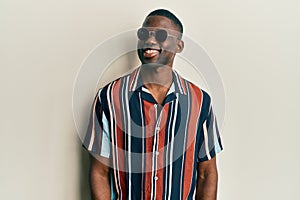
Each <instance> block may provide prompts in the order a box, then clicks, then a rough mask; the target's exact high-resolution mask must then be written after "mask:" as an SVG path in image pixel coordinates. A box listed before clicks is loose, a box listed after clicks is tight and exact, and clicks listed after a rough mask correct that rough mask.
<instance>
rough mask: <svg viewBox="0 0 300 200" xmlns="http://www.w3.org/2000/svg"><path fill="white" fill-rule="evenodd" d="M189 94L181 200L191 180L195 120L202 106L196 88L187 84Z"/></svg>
mask: <svg viewBox="0 0 300 200" xmlns="http://www.w3.org/2000/svg"><path fill="white" fill-rule="evenodd" d="M189 86H190V93H191V97H190V99H191V108H190V117H189V122H188V123H189V124H188V135H187V146H186V155H185V167H184V178H183V199H187V197H188V195H189V192H190V189H191V183H192V178H193V167H192V166H194V153H195V138H196V128H197V119H198V115H199V112H200V108H201V104H202V92H201V91H200V89H199V88H198V87H196V86H195V85H193V84H189Z"/></svg>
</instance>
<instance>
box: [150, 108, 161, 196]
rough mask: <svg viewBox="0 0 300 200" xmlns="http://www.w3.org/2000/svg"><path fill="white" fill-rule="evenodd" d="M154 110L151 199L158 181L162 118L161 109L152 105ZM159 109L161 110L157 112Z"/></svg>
mask: <svg viewBox="0 0 300 200" xmlns="http://www.w3.org/2000/svg"><path fill="white" fill-rule="evenodd" d="M154 108H155V117H156V119H155V120H156V123H155V127H154V138H153V139H154V142H153V147H152V152H153V156H152V162H153V163H154V166H153V167H154V168H153V169H152V170H153V173H152V191H153V192H152V194H153V195H152V198H151V199H156V189H155V188H156V185H157V184H156V183H157V181H158V179H159V177H158V176H157V160H158V156H159V149H158V144H159V131H160V122H161V117H162V113H163V112H162V109H163V107H162V108H158V105H157V104H154ZM159 109H161V110H160V111H159Z"/></svg>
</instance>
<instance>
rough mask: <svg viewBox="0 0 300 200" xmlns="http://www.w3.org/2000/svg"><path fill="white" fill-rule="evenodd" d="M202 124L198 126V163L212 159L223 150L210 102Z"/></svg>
mask: <svg viewBox="0 0 300 200" xmlns="http://www.w3.org/2000/svg"><path fill="white" fill-rule="evenodd" d="M207 110H208V112H207V114H206V115H205V118H204V120H201V121H202V122H203V123H201V124H199V129H198V131H200V148H199V152H198V162H203V161H206V160H210V159H212V158H213V157H214V156H215V155H216V154H217V153H219V152H221V151H222V150H223V146H222V140H221V136H220V133H219V129H218V123H217V118H216V116H215V114H214V110H213V108H212V105H211V102H210V103H209V107H208V109H207Z"/></svg>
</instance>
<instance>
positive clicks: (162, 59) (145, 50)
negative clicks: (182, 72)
mask: <svg viewBox="0 0 300 200" xmlns="http://www.w3.org/2000/svg"><path fill="white" fill-rule="evenodd" d="M142 28H145V29H146V30H145V32H147V31H148V32H149V33H150V34H147V33H148V32H147V33H146V34H144V35H145V36H149V37H148V38H147V37H146V38H143V39H139V41H138V49H137V51H138V56H139V58H140V60H141V62H142V64H158V65H168V66H170V67H172V65H173V61H174V57H175V54H176V53H177V52H181V51H182V49H183V41H181V40H180V39H178V38H180V32H179V30H178V27H177V26H176V25H175V24H173V22H172V21H171V20H170V19H168V18H166V17H163V16H150V17H147V18H146V19H145V21H144V23H143V27H142ZM158 30H165V31H167V37H166V39H165V40H164V41H161V40H160V39H159V38H158V37H157V36H158V35H159V32H157V31H158Z"/></svg>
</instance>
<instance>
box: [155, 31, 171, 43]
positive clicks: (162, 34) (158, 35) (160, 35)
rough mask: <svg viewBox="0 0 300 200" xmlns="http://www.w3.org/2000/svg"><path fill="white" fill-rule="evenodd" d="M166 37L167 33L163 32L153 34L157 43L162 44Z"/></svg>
mask: <svg viewBox="0 0 300 200" xmlns="http://www.w3.org/2000/svg"><path fill="white" fill-rule="evenodd" d="M167 37H168V33H167V31H165V30H158V31H156V33H155V39H156V40H157V41H158V42H163V41H165V40H166V39H167Z"/></svg>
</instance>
